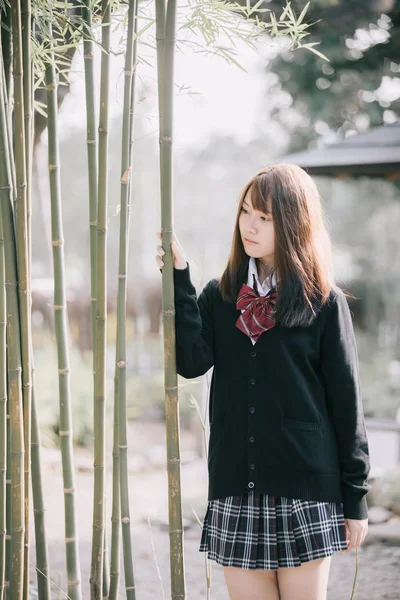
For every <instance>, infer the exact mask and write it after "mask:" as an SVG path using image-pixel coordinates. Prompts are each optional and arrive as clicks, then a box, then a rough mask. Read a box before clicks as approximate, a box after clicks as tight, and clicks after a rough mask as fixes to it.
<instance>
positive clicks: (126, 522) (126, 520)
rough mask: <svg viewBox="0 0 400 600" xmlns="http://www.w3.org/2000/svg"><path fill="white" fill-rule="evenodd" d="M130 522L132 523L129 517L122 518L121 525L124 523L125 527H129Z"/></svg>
mask: <svg viewBox="0 0 400 600" xmlns="http://www.w3.org/2000/svg"><path fill="white" fill-rule="evenodd" d="M130 522H131V520H130V518H129V517H122V519H121V523H124V525H127V524H128V523H130Z"/></svg>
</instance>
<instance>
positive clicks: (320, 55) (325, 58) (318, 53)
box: [298, 42, 331, 62]
mask: <svg viewBox="0 0 400 600" xmlns="http://www.w3.org/2000/svg"><path fill="white" fill-rule="evenodd" d="M317 43H318V44H319V43H320V42H317ZM298 48H307V49H308V50H310V52H313V53H314V54H316V55H317V56H319V57H320V58H322V59H323V60H326V61H327V62H331V61H330V60H329V58H327V57H326V56H325V55H324V54H322V52H319V51H318V50H315V48H313V47H312V45H310V44H303V45H298Z"/></svg>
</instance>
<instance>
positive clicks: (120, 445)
mask: <svg viewBox="0 0 400 600" xmlns="http://www.w3.org/2000/svg"><path fill="white" fill-rule="evenodd" d="M127 447H128V444H125V446H123V445H122V444H119V445H118V448H119V449H121V448H127Z"/></svg>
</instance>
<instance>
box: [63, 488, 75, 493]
mask: <svg viewBox="0 0 400 600" xmlns="http://www.w3.org/2000/svg"><path fill="white" fill-rule="evenodd" d="M63 492H64V494H74V493H75V488H74V487H72V488H63Z"/></svg>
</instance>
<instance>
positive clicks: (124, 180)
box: [121, 167, 132, 183]
mask: <svg viewBox="0 0 400 600" xmlns="http://www.w3.org/2000/svg"><path fill="white" fill-rule="evenodd" d="M131 170H132V167H128V168H127V169H126V171H125V173H124V174H123V175H122V177H121V183H128V182H129V173H130V172H131Z"/></svg>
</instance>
